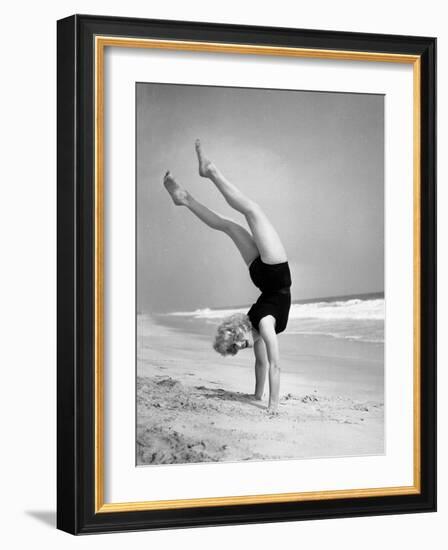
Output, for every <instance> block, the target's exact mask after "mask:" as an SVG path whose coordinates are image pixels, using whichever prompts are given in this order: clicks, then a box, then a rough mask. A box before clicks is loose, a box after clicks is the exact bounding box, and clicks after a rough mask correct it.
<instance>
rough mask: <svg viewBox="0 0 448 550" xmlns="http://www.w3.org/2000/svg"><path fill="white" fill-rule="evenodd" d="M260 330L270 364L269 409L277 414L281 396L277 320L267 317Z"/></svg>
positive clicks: (261, 322)
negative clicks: (276, 331)
mask: <svg viewBox="0 0 448 550" xmlns="http://www.w3.org/2000/svg"><path fill="white" fill-rule="evenodd" d="M258 330H259V332H260V336H261V337H262V339H263V341H264V343H265V345H266V353H267V357H268V363H269V407H268V409H269V410H270V411H271V412H277V408H278V401H279V395H280V365H279V350H278V339H277V334H276V333H275V319H274V317H272V315H267V316H266V317H263V319H261V321H260V323H259V325H258Z"/></svg>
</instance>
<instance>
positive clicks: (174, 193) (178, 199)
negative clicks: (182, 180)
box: [163, 170, 188, 206]
mask: <svg viewBox="0 0 448 550" xmlns="http://www.w3.org/2000/svg"><path fill="white" fill-rule="evenodd" d="M163 185H164V186H165V189H166V190H167V191H168V193H169V194H170V195H171V198H172V199H173V202H174V204H176V205H177V206H187V204H188V191H186V190H185V189H184V188H183V187H181V186H180V185H179V184H178V183H177V181H176V180H175V179H174V178H173V176H172V175H171V172H170V171H169V170H168V172H167V173H166V174H165V177H164V178H163Z"/></svg>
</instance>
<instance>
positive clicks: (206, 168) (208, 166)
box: [194, 139, 215, 178]
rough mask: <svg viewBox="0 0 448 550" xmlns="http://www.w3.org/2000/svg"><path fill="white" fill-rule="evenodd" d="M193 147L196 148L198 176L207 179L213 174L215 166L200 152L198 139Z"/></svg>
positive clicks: (200, 146)
mask: <svg viewBox="0 0 448 550" xmlns="http://www.w3.org/2000/svg"><path fill="white" fill-rule="evenodd" d="M194 145H195V147H196V153H197V155H198V161H199V175H200V176H202V177H203V178H208V177H210V175H211V174H212V173H213V170H214V169H215V165H214V164H213V163H212V162H211V161H210V160H209V159H208V158H207V157H206V156H205V154H204V151H203V150H202V144H201V140H200V139H197V140H196V141H195V144H194Z"/></svg>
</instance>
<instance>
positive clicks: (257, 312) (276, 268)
mask: <svg viewBox="0 0 448 550" xmlns="http://www.w3.org/2000/svg"><path fill="white" fill-rule="evenodd" d="M249 274H250V278H251V279H252V282H253V283H254V285H255V286H256V287H258V288H259V289H260V290H261V295H260V296H259V298H258V300H257V301H256V302H255V304H253V305H252V307H251V308H250V310H249V311H248V312H247V315H248V317H249V319H250V322H251V323H252V326H253V327H254V328H255V329H256V330H258V324H259V322H260V320H261V319H262V318H263V317H266V315H272V316H273V317H274V319H275V332H276V333H277V334H278V333H279V332H283V331H284V330H285V328H286V325H287V323H288V315H289V309H290V307H291V291H290V287H291V272H290V271H289V265H288V262H282V263H279V264H265V263H264V262H263V261H262V259H261V258H260V256H258V257H257V258H255V260H254V261H253V262H252V263H251V264H250V266H249Z"/></svg>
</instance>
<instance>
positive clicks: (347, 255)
mask: <svg viewBox="0 0 448 550" xmlns="http://www.w3.org/2000/svg"><path fill="white" fill-rule="evenodd" d="M136 116H137V308H138V310H139V311H145V312H156V311H180V310H181V311H185V310H187V311H188V310H192V309H196V308H203V307H227V306H233V305H246V304H250V303H251V302H253V300H254V298H255V297H256V296H257V295H258V291H257V289H255V287H254V286H253V285H252V283H251V281H250V279H249V275H248V271H247V267H246V266H245V264H244V263H243V261H242V259H241V256H240V255H239V253H238V252H237V250H236V249H235V245H234V244H233V243H232V241H231V240H230V239H229V238H228V237H226V236H225V235H223V234H222V233H218V232H216V231H213V230H211V229H209V228H208V227H206V226H204V225H203V224H202V223H201V222H200V221H199V220H198V219H196V218H195V217H194V216H193V215H192V214H191V212H189V211H188V210H187V209H186V208H184V207H175V206H174V205H173V204H172V202H171V199H170V198H169V196H168V194H167V192H166V191H165V188H164V187H163V185H162V179H163V175H164V173H165V172H166V170H168V169H169V170H171V172H172V173H173V174H174V175H175V176H176V178H177V179H178V181H179V182H180V183H182V185H184V186H185V187H187V188H188V189H189V190H190V192H191V193H192V194H193V195H194V196H195V197H196V198H197V199H198V200H201V201H202V202H204V203H205V204H206V205H207V206H209V207H211V208H213V209H214V210H217V211H219V212H222V213H223V214H225V215H227V216H232V217H234V218H235V219H236V220H238V221H240V222H241V223H244V218H243V217H242V216H241V215H240V214H239V213H238V212H235V211H232V209H231V208H230V207H229V206H228V205H227V203H226V202H225V201H224V199H223V197H222V196H220V194H219V192H218V191H217V190H216V188H215V187H214V186H213V184H212V183H211V182H210V181H208V180H205V179H202V178H200V177H199V176H198V172H197V160H196V155H195V151H194V141H195V139H196V138H197V137H200V138H201V140H202V142H203V145H204V148H205V150H206V152H207V154H208V155H209V157H210V158H211V159H212V160H213V161H214V162H215V163H216V164H217V165H218V166H219V168H220V169H221V171H222V172H223V173H224V175H225V176H227V177H228V179H230V180H231V181H233V182H234V183H235V184H236V185H238V186H239V187H240V188H241V189H242V190H243V191H244V192H245V193H247V194H248V195H249V196H250V197H252V198H253V199H255V200H256V201H257V202H258V203H259V204H260V205H261V206H262V207H263V209H264V210H265V211H266V213H267V214H268V216H269V217H270V219H271V221H272V222H273V224H274V225H275V227H276V229H277V231H278V233H279V234H280V236H281V238H282V240H283V242H284V244H285V247H286V250H287V252H288V260H289V263H290V267H291V273H292V279H293V286H292V289H291V290H292V297H293V300H300V299H306V298H314V297H325V296H338V295H347V294H357V293H365V292H376V291H382V290H383V289H384V97H383V96H381V95H364V94H342V93H321V92H299V91H279V90H259V89H258V90H254V89H245V88H222V87H205V86H185V85H170V84H147V83H139V84H137V112H136Z"/></svg>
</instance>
